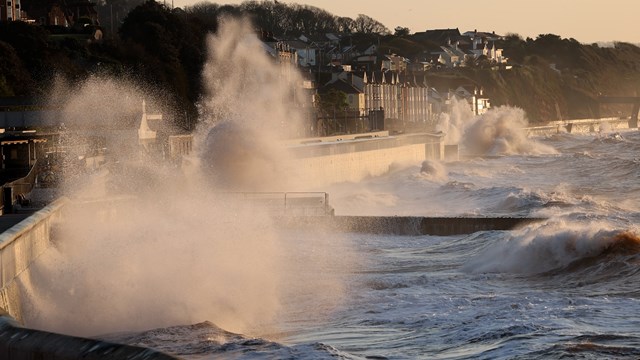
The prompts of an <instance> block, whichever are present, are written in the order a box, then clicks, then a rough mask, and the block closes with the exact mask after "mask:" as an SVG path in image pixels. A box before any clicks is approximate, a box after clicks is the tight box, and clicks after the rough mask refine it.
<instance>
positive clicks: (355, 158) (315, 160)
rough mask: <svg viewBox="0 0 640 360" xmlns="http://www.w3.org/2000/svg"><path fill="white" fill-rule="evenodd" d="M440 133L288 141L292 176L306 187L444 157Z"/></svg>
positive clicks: (368, 135) (363, 176)
mask: <svg viewBox="0 0 640 360" xmlns="http://www.w3.org/2000/svg"><path fill="white" fill-rule="evenodd" d="M443 137H444V134H442V133H438V134H428V133H422V134H410V135H398V136H387V134H386V132H379V133H372V134H367V135H363V134H359V135H352V136H349V137H347V136H340V137H332V138H317V139H307V140H305V141H304V142H300V143H295V142H292V143H289V148H288V150H289V152H290V153H291V155H292V158H293V160H291V161H290V164H289V166H290V170H289V172H290V173H291V174H292V176H293V177H294V178H296V179H297V180H298V181H299V182H300V183H303V184H305V185H306V186H308V187H310V188H317V187H320V186H326V185H330V184H333V183H338V182H346V181H349V182H357V181H361V180H362V179H364V178H367V177H372V176H379V175H382V174H384V173H386V172H388V171H389V170H390V169H391V168H392V167H393V166H394V165H406V164H413V165H420V164H421V163H422V162H423V161H424V160H442V159H443V158H444V142H443V141H442V139H443Z"/></svg>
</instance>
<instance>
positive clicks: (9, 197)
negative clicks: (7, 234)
mask: <svg viewBox="0 0 640 360" xmlns="http://www.w3.org/2000/svg"><path fill="white" fill-rule="evenodd" d="M2 202H3V204H4V208H3V212H4V213H5V214H11V213H13V186H3V187H2Z"/></svg>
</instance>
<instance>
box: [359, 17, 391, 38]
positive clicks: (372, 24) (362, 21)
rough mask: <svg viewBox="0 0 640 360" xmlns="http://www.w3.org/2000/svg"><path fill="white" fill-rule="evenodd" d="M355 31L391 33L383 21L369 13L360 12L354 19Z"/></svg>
mask: <svg viewBox="0 0 640 360" xmlns="http://www.w3.org/2000/svg"><path fill="white" fill-rule="evenodd" d="M354 25H355V31H356V32H359V33H363V34H380V35H387V34H389V29H387V28H386V27H385V26H384V25H382V23H381V22H379V21H378V20H375V19H373V18H371V17H369V16H367V15H364V14H358V17H357V18H356V19H355V20H354Z"/></svg>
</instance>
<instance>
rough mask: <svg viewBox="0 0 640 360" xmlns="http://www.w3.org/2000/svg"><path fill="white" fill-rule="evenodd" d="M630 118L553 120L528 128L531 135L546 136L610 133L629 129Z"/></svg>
mask: <svg viewBox="0 0 640 360" xmlns="http://www.w3.org/2000/svg"><path fill="white" fill-rule="evenodd" d="M630 123H631V122H630V120H629V119H620V118H616V117H613V118H601V119H575V120H559V121H551V122H549V123H548V124H547V125H542V126H532V127H528V128H526V130H527V134H528V135H529V136H545V135H553V134H560V133H570V134H586V133H608V132H611V131H618V130H628V129H631V128H632V127H631V126H630Z"/></svg>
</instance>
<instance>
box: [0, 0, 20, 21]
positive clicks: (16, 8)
mask: <svg viewBox="0 0 640 360" xmlns="http://www.w3.org/2000/svg"><path fill="white" fill-rule="evenodd" d="M22 15H23V14H22V8H21V3H20V0H3V1H0V21H20V20H22V18H23V16H22Z"/></svg>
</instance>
